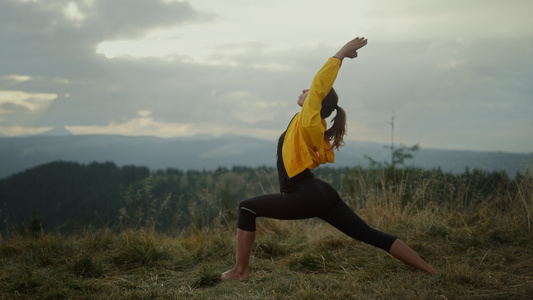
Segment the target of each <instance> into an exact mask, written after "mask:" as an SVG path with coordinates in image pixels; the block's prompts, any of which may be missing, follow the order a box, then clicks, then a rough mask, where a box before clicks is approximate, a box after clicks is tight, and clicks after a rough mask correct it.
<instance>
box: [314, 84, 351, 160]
mask: <svg viewBox="0 0 533 300" xmlns="http://www.w3.org/2000/svg"><path fill="white" fill-rule="evenodd" d="M338 103H339V96H337V92H335V89H333V88H331V90H330V91H329V93H328V94H327V95H326V97H324V99H323V100H322V108H321V110H320V117H321V118H322V119H325V118H327V117H329V116H330V115H331V114H332V113H333V111H334V110H337V115H336V116H335V117H334V118H333V120H331V124H332V125H331V127H330V128H329V129H328V130H326V132H324V139H326V140H328V141H330V142H331V149H337V150H339V148H340V147H342V146H344V135H345V134H346V113H345V112H344V109H342V108H341V107H339V105H337V104H338Z"/></svg>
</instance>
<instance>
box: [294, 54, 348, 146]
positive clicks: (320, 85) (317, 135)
mask: <svg viewBox="0 0 533 300" xmlns="http://www.w3.org/2000/svg"><path fill="white" fill-rule="evenodd" d="M340 67H341V61H340V60H339V59H338V58H335V57H330V58H329V59H328V61H327V62H326V63H325V64H324V65H323V66H322V68H321V69H320V70H319V71H318V73H316V75H315V77H314V78H313V82H312V83H311V87H310V88H309V94H308V95H307V99H306V100H305V102H304V105H303V106H302V110H301V113H300V126H301V127H302V129H303V131H304V133H305V137H306V140H307V143H308V146H312V147H313V148H314V150H317V148H319V147H321V146H322V145H323V143H324V131H325V128H324V127H325V126H324V125H323V122H322V118H321V117H320V110H321V109H322V100H323V99H324V97H326V95H327V94H328V93H329V91H330V90H331V88H332V87H333V83H334V82H335V79H336V78H337V74H338V72H339V69H340Z"/></svg>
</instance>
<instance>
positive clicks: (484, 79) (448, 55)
mask: <svg viewBox="0 0 533 300" xmlns="http://www.w3.org/2000/svg"><path fill="white" fill-rule="evenodd" d="M531 11H533V1H531V0H510V1H503V0H499V1H495V0H404V1H394V0H361V1H355V0H347V1H344V0H329V1H322V0H320V1H315V0H305V1H304V0H283V1H281V0H270V1H252V0H225V1H216V0H189V1H173V0H164V1H163V0H160V1H158V0H113V1H107V0H78V1H67V0H2V1H1V2H0V136H10V137H11V136H26V135H34V134H39V133H42V132H45V131H48V130H50V129H53V128H58V127H59V128H61V127H64V128H66V129H68V130H69V131H70V132H72V133H73V134H77V135H83V134H121V135H151V136H158V137H165V138H171V137H180V136H193V135H206V134H208V135H214V136H220V135H225V134H234V135H247V136H254V137H257V138H262V139H268V140H273V141H275V140H277V137H278V136H279V135H280V134H281V132H282V131H283V130H284V129H285V128H286V126H287V123H288V122H289V121H290V119H291V117H292V116H293V115H294V114H295V113H296V112H297V111H298V109H299V106H297V104H296V100H297V99H298V96H299V95H300V93H301V91H302V90H303V89H306V88H308V87H309V85H310V83H311V81H312V79H313V76H314V75H315V73H316V72H317V71H318V70H319V69H320V67H321V66H322V65H323V64H324V63H325V62H326V60H327V59H328V58H329V57H330V56H333V55H334V54H335V53H336V52H337V50H338V49H340V48H341V47H342V46H343V45H344V44H345V43H346V42H348V41H349V40H351V39H353V38H355V37H366V38H368V45H367V46H365V47H364V48H362V49H360V50H359V52H358V53H359V56H358V57H357V58H355V59H353V60H350V59H345V60H344V61H343V63H342V67H341V70H340V72H339V74H338V77H337V81H336V82H335V84H334V87H335V89H336V91H337V93H338V95H339V98H340V102H339V105H340V106H341V107H343V108H344V110H345V111H346V114H347V117H348V124H347V125H348V133H347V134H348V135H347V136H346V142H348V143H349V141H350V140H353V141H356V140H357V141H371V142H380V143H389V142H390V141H391V137H392V132H391V131H392V130H391V129H392V128H391V123H392V122H391V121H392V120H393V118H394V142H395V143H396V144H403V145H406V146H411V145H414V144H419V145H420V147H421V148H441V149H461V150H478V151H479V150H481V151H505V152H517V153H532V152H533V84H532V83H533V18H531V17H530V12H531Z"/></svg>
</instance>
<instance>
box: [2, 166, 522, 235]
mask: <svg viewBox="0 0 533 300" xmlns="http://www.w3.org/2000/svg"><path fill="white" fill-rule="evenodd" d="M314 173H315V175H316V176H317V177H319V178H321V179H323V180H325V181H327V182H329V183H330V184H331V185H333V186H334V187H335V188H336V189H337V190H338V191H339V192H340V193H341V196H345V197H347V198H349V199H348V200H350V201H355V203H354V205H362V204H364V202H365V201H366V199H367V198H368V197H369V195H368V192H369V191H375V190H379V191H381V193H394V194H395V196H396V197H398V198H399V199H401V205H402V206H423V205H426V204H427V203H428V202H430V203H434V204H436V205H456V204H457V203H458V202H460V204H461V205H476V204H480V203H476V202H482V201H489V202H490V200H491V199H493V198H498V197H501V196H503V195H500V193H507V194H509V195H506V196H510V197H511V198H514V197H516V196H517V193H518V192H519V190H518V189H517V187H518V186H520V182H521V180H522V179H523V177H524V176H523V175H521V174H516V176H515V177H514V178H510V177H509V176H508V175H507V174H506V173H505V172H491V173H489V172H484V171H481V170H472V171H470V170H468V169H466V170H465V171H464V172H463V173H462V174H450V173H444V172H442V171H441V170H439V169H435V170H422V169H416V168H396V167H394V166H392V167H391V166H388V167H384V166H379V168H366V169H363V168H360V167H354V168H328V167H321V168H318V169H316V170H315V171H314ZM277 191H278V183H277V173H276V170H275V169H273V168H269V167H258V168H249V167H242V166H235V167H233V168H231V169H228V168H225V167H219V168H218V169H216V170H214V171H205V170H204V171H195V170H187V171H182V170H179V169H173V168H171V169H166V170H157V171H153V172H151V171H150V170H149V169H148V168H146V167H138V166H123V167H118V166H117V165H115V164H114V163H111V162H106V163H97V162H94V163H90V164H80V163H76V162H65V161H56V162H51V163H48V164H45V165H41V166H39V167H35V168H32V169H29V170H26V171H24V172H21V173H18V174H15V175H12V176H10V177H8V178H5V179H3V180H0V220H2V222H1V224H0V225H1V227H0V229H1V231H2V232H5V231H9V230H15V231H21V230H22V231H24V230H26V231H40V230H47V231H56V230H57V231H60V232H64V233H68V232H72V231H74V230H78V229H83V228H89V227H91V228H102V227H113V226H122V227H128V228H143V227H149V228H152V229H156V230H158V231H162V232H169V231H174V230H179V229H183V228H189V227H193V228H203V227H205V226H209V224H212V222H213V220H215V219H218V220H219V221H220V222H224V223H226V224H230V223H232V222H234V221H235V220H236V217H237V215H236V207H237V205H238V203H239V201H241V200H244V199H247V198H249V197H253V196H256V195H259V194H264V193H276V192H277ZM421 191H423V193H421ZM422 194H423V196H421V195H422Z"/></svg>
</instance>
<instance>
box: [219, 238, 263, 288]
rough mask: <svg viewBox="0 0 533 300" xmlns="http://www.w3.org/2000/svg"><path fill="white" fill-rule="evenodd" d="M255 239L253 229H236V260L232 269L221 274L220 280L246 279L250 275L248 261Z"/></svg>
mask: <svg viewBox="0 0 533 300" xmlns="http://www.w3.org/2000/svg"><path fill="white" fill-rule="evenodd" d="M254 240H255V231H246V230H242V229H237V262H236V263H235V267H233V269H231V270H229V271H226V272H224V273H223V274H222V280H247V279H248V278H249V277H250V273H249V270H248V262H249V261H250V254H251V253H252V245H253V243H254Z"/></svg>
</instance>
